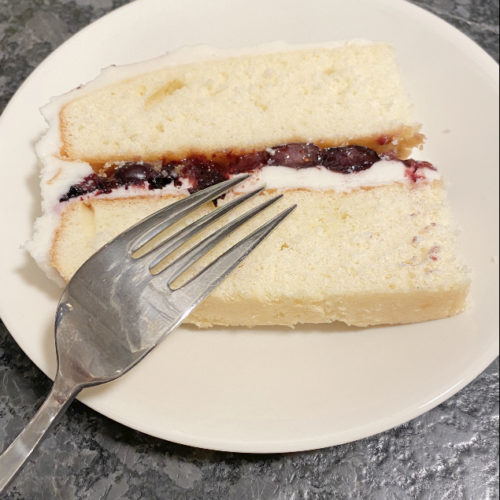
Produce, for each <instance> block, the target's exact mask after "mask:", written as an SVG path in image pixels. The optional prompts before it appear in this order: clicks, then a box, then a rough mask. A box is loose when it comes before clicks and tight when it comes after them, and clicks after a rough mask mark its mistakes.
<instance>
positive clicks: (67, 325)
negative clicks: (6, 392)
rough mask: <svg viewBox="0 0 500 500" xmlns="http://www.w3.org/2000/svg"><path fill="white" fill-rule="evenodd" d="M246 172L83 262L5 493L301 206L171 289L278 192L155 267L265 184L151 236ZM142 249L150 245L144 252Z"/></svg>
mask: <svg viewBox="0 0 500 500" xmlns="http://www.w3.org/2000/svg"><path fill="white" fill-rule="evenodd" d="M248 177H249V175H243V176H239V177H237V178H235V179H231V180H228V181H225V182H222V183H220V184H216V185H213V186H210V187H208V188H206V189H204V190H202V191H198V192H197V193H195V194H192V195H191V196H188V197H186V198H183V199H182V200H180V201H177V202H175V203H173V204H171V205H169V206H167V207H165V208H163V209H161V210H159V211H158V212H156V213H154V214H152V215H150V216H149V217H147V218H146V219H144V220H143V221H141V222H139V223H137V224H136V225H134V226H132V227H131V228H130V229H128V230H126V231H125V232H123V233H121V234H120V235H118V236H117V237H116V238H115V239H114V240H112V241H111V242H110V243H108V244H106V245H105V246H104V247H102V248H101V249H100V250H99V251H98V252H97V253H95V254H94V255H93V256H92V257H91V258H90V259H89V260H87V261H86V262H85V263H84V264H83V265H82V266H81V267H80V269H78V271H77V272H76V273H75V275H74V276H73V278H72V279H71V280H70V282H69V283H68V284H67V286H66V288H65V289H64V292H63V294H62V296H61V298H60V301H59V304H58V306H57V312H56V318H55V340H56V352H57V372H56V377H55V379H54V385H53V386H52V389H51V391H50V393H49V395H48V396H47V399H46V400H45V402H44V403H43V404H42V406H41V407H40V409H39V410H38V412H37V413H36V414H35V416H34V417H33V418H32V420H31V421H30V422H29V423H28V425H27V426H26V427H25V428H24V430H23V431H22V432H21V433H20V434H19V436H18V437H17V438H16V439H15V440H14V441H13V442H12V444H11V445H10V446H9V447H8V448H7V449H6V450H5V451H4V452H3V453H2V455H0V494H1V493H2V492H3V491H4V490H5V489H6V488H7V486H8V484H9V483H10V481H11V480H12V479H13V478H14V476H15V475H16V474H17V472H19V470H20V469H21V467H22V466H23V464H24V463H25V462H26V460H27V459H28V457H29V456H30V455H31V453H32V452H33V451H34V450H35V448H36V447H37V445H38V444H39V443H40V441H41V440H42V439H43V437H44V436H45V435H46V434H47V432H48V431H49V429H50V428H51V427H52V426H53V425H54V423H55V422H56V420H57V417H59V416H60V415H61V414H62V413H63V412H64V410H65V409H66V408H67V407H68V405H69V404H70V403H71V401H72V400H73V399H74V398H75V397H76V395H77V394H78V393H79V392H80V391H81V390H82V389H84V388H85V387H89V386H93V385H99V384H103V383H105V382H109V381H111V380H114V379H116V378H118V377H120V376H121V375H123V374H124V373H126V372H127V371H128V370H130V369H131V368H132V367H133V366H134V365H136V364H137V363H138V362H139V361H141V360H142V359H143V358H144V357H145V356H146V355H147V354H148V353H149V352H150V351H151V350H152V349H153V348H154V347H155V346H156V345H158V343H159V342H160V340H162V339H163V338H164V337H165V336H166V335H167V334H169V333H170V332H171V331H172V330H174V329H175V328H176V327H177V326H178V325H179V324H180V323H181V322H182V320H183V319H185V318H186V316H187V315H188V314H189V313H190V312H191V311H192V310H193V309H194V308H195V307H196V306H197V305H198V304H199V303H200V302H201V301H202V300H203V299H204V298H205V297H207V295H208V294H209V293H210V292H211V291H212V290H213V289H214V288H215V287H216V286H217V285H218V284H219V283H220V282H221V281H222V280H223V279H224V278H225V277H226V276H227V275H228V274H229V273H230V272H231V271H232V270H233V269H234V268H235V267H236V266H237V265H238V264H239V263H240V262H241V261H242V260H243V259H244V258H245V257H246V256H247V255H248V254H249V253H250V252H251V251H252V250H253V249H254V248H255V247H256V246H257V245H258V244H259V243H260V242H261V241H262V240H263V239H264V238H265V237H266V236H267V234H268V233H270V232H271V231H272V230H273V229H274V228H275V227H276V226H277V225H278V224H279V223H280V222H281V221H282V220H283V219H284V218H285V217H286V216H287V215H288V214H289V213H290V212H291V211H292V210H293V209H294V208H295V205H293V206H291V207H289V208H288V209H286V210H284V211H282V212H281V213H279V214H278V215H276V216H275V217H273V218H272V219H270V220H269V221H268V222H266V223H265V224H263V225H262V226H260V227H259V228H258V229H256V230H255V231H253V232H252V233H251V234H249V235H248V236H246V237H245V238H243V239H241V240H240V241H238V243H236V244H235V245H234V246H232V247H231V248H230V249H229V250H227V251H226V252H224V253H223V254H222V255H220V256H219V257H218V258H217V259H215V260H214V261H213V262H211V263H210V264H208V265H207V266H206V267H204V268H203V269H202V270H201V271H200V272H199V273H198V274H197V275H196V276H194V277H193V278H191V279H190V280H189V281H187V282H186V283H185V284H183V285H182V286H180V287H178V288H172V283H173V282H174V280H175V279H176V278H178V277H179V276H180V275H181V274H182V273H183V272H184V271H186V270H187V269H188V268H189V267H190V266H191V265H192V264H193V263H194V262H196V261H198V260H199V259H200V258H201V257H202V256H204V255H205V254H207V252H209V251H210V250H211V249H212V248H213V247H214V246H215V245H216V244H218V243H219V242H220V241H222V240H223V239H224V238H226V237H227V236H228V235H230V234H231V233H232V232H233V231H235V230H236V229H237V228H239V227H240V226H241V225H242V224H244V223H245V222H246V221H248V220H249V219H251V218H252V217H254V216H255V215H257V214H258V213H259V212H261V211H262V210H264V209H265V208H266V207H268V206H269V205H271V204H272V203H274V202H276V201H277V200H278V199H279V198H280V197H281V195H278V196H275V197H273V198H271V199H269V200H267V201H265V202H263V203H261V204H260V205H257V206H256V207H254V208H252V209H250V210H248V211H247V212H245V213H243V214H242V215H240V216H239V217H237V218H235V219H234V220H232V221H230V222H229V223H227V224H226V225H224V226H222V227H221V228H220V229H218V230H216V231H214V232H212V233H211V234H210V235H209V236H207V237H206V238H205V239H203V240H202V241H200V242H199V243H197V244H196V245H194V246H192V247H191V248H190V249H189V250H187V251H186V252H184V253H183V254H182V255H181V256H180V257H178V258H176V259H175V260H174V261H172V262H171V263H170V264H168V265H167V267H165V268H164V269H162V270H161V271H159V272H158V273H156V269H155V268H157V267H158V265H159V264H160V263H161V262H162V261H163V260H164V259H165V258H166V257H167V256H168V255H170V254H172V252H174V251H175V250H177V249H178V248H179V247H181V245H183V244H184V243H185V242H186V241H187V240H189V239H191V238H192V237H194V236H195V235H197V234H199V232H201V231H202V230H203V229H205V228H206V227H207V226H208V225H209V224H212V223H213V222H215V221H216V220H217V219H219V218H220V217H222V216H223V215H224V214H226V213H228V212H230V211H231V210H232V209H234V208H235V207H237V206H238V205H240V204H241V203H243V202H244V201H246V200H248V199H249V198H250V197H252V196H254V195H256V194H257V193H259V192H260V191H262V189H263V187H260V188H258V189H255V190H253V191H251V192H249V193H246V194H244V195H242V196H239V197H236V198H235V199H233V200H232V201H230V202H228V203H225V204H223V205H221V206H219V207H218V208H216V209H215V210H213V211H212V212H210V213H209V214H207V215H205V216H203V217H201V218H200V219H198V220H196V221H195V222H193V223H191V224H190V225H188V226H186V227H184V228H183V229H181V230H179V231H178V232H177V233H175V234H174V235H173V236H171V237H169V238H168V239H166V240H165V241H163V242H161V243H159V244H157V245H156V246H153V243H154V241H152V240H154V239H155V241H156V242H157V241H158V238H156V237H157V236H159V235H160V234H161V233H162V232H163V231H164V230H166V229H167V228H169V227H170V226H172V225H173V224H175V223H176V222H178V221H180V220H181V219H182V218H183V217H184V216H186V215H187V214H189V213H191V212H192V211H193V210H195V209H197V208H198V207H200V206H201V205H202V204H204V203H206V202H209V201H211V200H214V199H216V198H217V197H219V196H221V195H222V194H224V193H225V192H227V191H228V190H230V189H231V188H233V187H234V186H236V185H237V184H238V183H239V182H241V181H243V180H245V179H247V178H248ZM146 244H149V246H147V247H145V245H146ZM151 247H152V248H151ZM139 250H144V251H142V253H141V254H140V256H138V252H139ZM153 273H155V274H153Z"/></svg>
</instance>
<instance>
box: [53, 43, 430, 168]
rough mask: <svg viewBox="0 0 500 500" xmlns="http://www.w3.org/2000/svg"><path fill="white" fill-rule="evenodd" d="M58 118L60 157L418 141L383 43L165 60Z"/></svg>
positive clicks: (99, 158)
mask: <svg viewBox="0 0 500 500" xmlns="http://www.w3.org/2000/svg"><path fill="white" fill-rule="evenodd" d="M167 59H168V56H167ZM60 119H61V134H62V140H63V147H62V151H61V152H62V156H64V157H67V158H69V159H79V160H86V161H89V162H105V161H108V160H109V159H110V158H112V159H131V158H142V159H144V160H154V159H159V158H162V157H164V156H166V155H173V156H177V157H184V156H186V155H188V154H192V153H202V154H207V153H213V152H217V151H221V150H227V149H231V150H236V151H239V150H250V151H253V150H255V149H265V148H266V147H267V146H270V145H274V144H281V143H290V142H313V143H316V144H323V145H329V146H340V145H346V144H358V145H366V146H369V147H375V149H378V150H380V149H381V147H382V146H384V145H385V146H386V149H387V148H389V149H391V150H394V149H396V150H397V151H398V153H401V154H403V155H404V154H405V153H407V152H408V151H409V150H410V149H411V148H412V147H414V146H415V145H418V144H419V143H420V142H421V141H422V135H421V134H420V133H419V131H418V129H419V126H418V125H417V124H415V123H414V121H413V112H412V108H411V105H410V103H409V100H408V98H407V95H406V92H405V90H404V88H403V86H402V83H401V79H400V77H399V73H398V71H397V66H396V61H395V58H394V54H393V49H392V48H391V47H390V46H388V45H386V44H382V43H359V42H358V43H354V42H352V43H343V44H339V45H337V46H335V45H334V46H333V47H331V48H314V49H311V48H309V49H308V48H302V49H299V50H293V51H279V52H270V53H269V52H268V53H265V51H264V53H257V54H254V55H240V56H232V57H224V58H219V59H210V60H207V61H198V62H196V63H186V64H179V65H175V66H171V65H165V66H164V67H163V68H162V69H159V70H156V71H152V72H149V73H146V74H141V75H138V76H134V77H130V78H126V79H124V80H123V81H121V82H118V83H116V84H113V85H107V86H104V87H103V88H100V89H97V90H95V91H93V92H90V93H88V94H85V95H82V96H81V97H77V98H75V99H73V100H71V101H70V102H69V103H67V104H66V105H65V106H64V108H63V109H62V110H61V113H60ZM103 131H105V132H103ZM401 154H400V156H401Z"/></svg>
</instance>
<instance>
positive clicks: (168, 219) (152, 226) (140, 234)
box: [121, 175, 250, 253]
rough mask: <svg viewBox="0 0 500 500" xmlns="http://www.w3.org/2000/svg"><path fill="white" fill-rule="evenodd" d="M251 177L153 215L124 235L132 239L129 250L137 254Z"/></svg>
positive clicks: (170, 206)
mask: <svg viewBox="0 0 500 500" xmlns="http://www.w3.org/2000/svg"><path fill="white" fill-rule="evenodd" d="M249 177H250V175H242V176H238V177H235V178H234V179H230V180H228V181H224V182H221V183H219V184H214V185H213V186H210V187H208V188H206V189H203V190H202V191H198V192H197V193H194V194H192V195H191V196H187V197H186V198H183V199H182V200H179V201H177V202H175V203H172V204H171V205H169V206H167V207H165V208H163V209H162V210H159V211H158V212H155V213H154V214H151V215H150V216H149V217H147V218H146V219H144V220H143V221H141V222H139V223H137V224H136V225H134V226H132V227H131V228H130V229H128V230H127V231H126V232H125V233H123V234H122V235H121V237H122V238H123V239H125V240H131V239H132V243H131V244H130V245H129V249H130V252H132V253H133V252H136V251H137V250H139V249H140V248H141V247H142V246H143V245H145V244H146V243H148V242H149V241H151V240H152V239H153V238H154V237H155V236H157V235H158V234H160V233H161V232H162V231H164V230H165V229H166V228H168V227H169V226H171V225H172V224H174V223H175V222H177V221H178V220H180V219H181V218H182V217H184V216H185V215H187V214H188V213H189V212H191V211H193V210H195V209H196V208H198V207H199V206H200V205H203V203H206V202H207V201H210V200H213V199H215V198H217V197H218V196H220V195H221V194H223V193H225V192H226V191H229V190H230V189H231V188H232V187H234V186H236V185H237V184H239V183H240V182H242V181H244V180H245V179H248V178H249Z"/></svg>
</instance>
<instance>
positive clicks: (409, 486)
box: [0, 0, 499, 500]
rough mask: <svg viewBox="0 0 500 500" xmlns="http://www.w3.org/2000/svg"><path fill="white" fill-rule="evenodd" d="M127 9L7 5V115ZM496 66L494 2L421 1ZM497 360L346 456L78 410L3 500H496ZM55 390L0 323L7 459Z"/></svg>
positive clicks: (0, 25)
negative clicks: (160, 428) (42, 77)
mask: <svg viewBox="0 0 500 500" xmlns="http://www.w3.org/2000/svg"><path fill="white" fill-rule="evenodd" d="M124 3H127V1H126V0H0V111H1V110H3V108H4V107H5V105H6V104H7V102H8V101H9V99H10V97H11V96H12V95H13V93H14V92H15V91H16V89H17V88H18V86H19V85H20V84H21V83H22V81H23V80H24V79H25V78H26V77H27V76H28V75H29V73H30V72H31V71H32V70H33V69H34V68H35V67H36V66H37V65H38V64H39V63H40V62H41V61H42V59H43V58H44V57H45V56H47V55H48V54H49V53H50V52H51V51H52V50H53V49H54V48H56V47H57V46H58V45H59V44H61V43H62V42H63V41H64V40H66V39H67V38H68V37H70V36H71V35H72V34H73V33H75V32H76V31H78V30H79V29H80V28H82V27H84V26H86V25H87V24H89V23H90V22H92V21H93V20H95V19H97V18H98V17H100V16H102V15H103V14H105V13H106V12H108V11H110V10H112V9H113V8H116V7H118V6H120V5H122V4H124ZM414 3H416V4H418V5H420V6H422V7H424V8H427V9H429V10H431V11H432V12H434V13H435V14H437V15H439V16H441V17H443V18H444V19H445V20H447V21H448V22H450V23H451V24H453V25H455V26H456V27H457V28H459V29H460V30H462V31H464V32H465V33H466V34H467V35H469V36H470V37H471V38H473V39H474V40H475V41H476V42H477V43H479V45H481V46H482V47H483V48H484V49H485V50H486V51H487V52H489V53H490V54H491V55H492V56H493V57H494V58H495V59H496V60H498V24H497V23H498V2H497V0H484V1H483V0H414ZM498 385H499V384H498V360H497V361H495V362H494V363H493V364H492V365H490V366H489V367H488V368H487V369H486V370H485V371H484V372H483V373H482V374H481V375H480V376H479V377H478V378H477V379H476V380H475V381H474V382H472V383H471V384H470V385H469V386H467V387H466V388H465V389H463V390H462V391H460V392H459V393H458V394H457V395H456V396H454V397H452V398H451V399H449V400H448V401H446V402H445V403H443V404H441V405H440V406H439V407H437V408H435V409H434V410H432V411H430V412H428V413H426V414H425V415H423V416H421V417H419V418H417V419H415V420H412V421H411V422H409V423H407V424H405V425H402V426H400V427H398V428H396V429H393V430H390V431H388V432H384V433H382V434H379V435H376V436H373V437H370V438H367V439H363V440H361V441H358V442H355V443H350V444H346V445H342V446H336V447H332V448H326V449H323V450H319V451H310V452H302V453H290V454H278V455H245V454H235V453H222V452H213V451H206V450H201V449H196V448H190V447H187V446H181V445H177V444H173V443H169V442H165V441H161V440H158V439H155V438H152V437H149V436H147V435H145V434H141V433H139V432H136V431H133V430H131V429H128V428H126V427H124V426H122V425H120V424H117V423H115V422H113V421H111V420H109V419H107V418H105V417H103V416H101V415H99V414H97V413H95V412H94V411H92V410H90V409H88V408H87V407H86V406H84V405H82V404H81V403H79V402H75V403H73V404H72V406H71V407H70V408H69V410H68V412H67V414H66V415H65V416H63V418H62V419H61V421H60V423H59V424H58V425H57V426H56V429H55V432H52V434H51V435H50V436H49V438H48V439H47V440H46V441H45V442H44V443H43V444H42V446H41V448H40V449H39V450H38V452H37V454H36V459H35V460H33V461H31V462H30V463H29V464H28V465H27V466H26V468H25V469H24V471H23V472H22V474H21V475H20V476H19V477H18V478H17V479H16V480H15V481H14V483H13V484H12V486H11V488H10V489H9V491H8V493H7V494H6V496H5V498H12V499H13V498H16V499H17V498H27V499H52V498H54V499H55V498H57V499H59V498H60V499H72V498H79V499H80V498H85V499H87V498H91V499H97V498H106V499H109V500H111V499H121V498H123V499H139V498H144V499H152V498H162V499H163V498H193V499H218V498H228V499H246V498H262V499H299V498H300V499H313V498H373V499H393V498H394V499H395V498H398V499H399V498H412V499H413V498H425V499H442V498H446V499H462V498H464V499H465V498H471V499H494V498H498V495H499V488H498ZM49 388H50V381H49V380H48V379H47V378H46V377H45V375H43V374H42V373H41V372H40V371H39V370H38V369H37V368H36V367H35V366H34V365H33V364H32V363H31V361H30V360H29V359H28V358H27V357H26V356H25V354H24V353H23V352H22V351H21V350H20V349H19V347H18V346H17V345H16V343H15V342H14V340H13V339H12V338H11V337H10V335H9V333H8V332H7V330H6V328H5V327H4V326H3V324H2V323H1V322H0V449H3V448H4V446H5V445H6V444H7V443H8V442H10V441H11V440H12V439H13V437H14V436H15V435H16V434H17V433H18V432H19V431H20V430H21V428H22V427H23V426H24V425H25V423H26V422H27V421H28V419H29V418H30V417H31V416H32V414H33V412H34V409H35V408H36V407H37V406H38V405H39V404H40V403H41V401H42V400H43V399H44V397H45V396H46V395H47V393H48V391H49Z"/></svg>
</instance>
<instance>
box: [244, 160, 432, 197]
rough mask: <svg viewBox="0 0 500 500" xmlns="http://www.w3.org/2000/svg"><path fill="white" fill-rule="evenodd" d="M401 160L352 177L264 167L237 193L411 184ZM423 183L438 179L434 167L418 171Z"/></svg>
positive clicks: (312, 169) (316, 170)
mask: <svg viewBox="0 0 500 500" xmlns="http://www.w3.org/2000/svg"><path fill="white" fill-rule="evenodd" d="M405 172H406V167H405V165H404V164H403V162H401V161H397V160H391V161H389V160H381V161H378V162H376V163H374V164H373V165H372V166H371V167H370V168H368V169H366V170H361V171H359V172H355V173H351V174H343V173H340V172H333V171H331V170H328V169H327V168H325V167H323V166H316V167H309V168H301V169H295V168H290V167H280V166H272V167H264V168H262V169H261V170H259V171H257V172H256V173H255V174H254V175H253V176H252V177H251V178H250V179H248V180H246V181H245V182H243V183H242V184H240V185H239V186H237V187H236V191H237V192H244V191H249V190H250V189H252V188H253V187H254V186H255V185H256V184H264V185H265V186H266V188H268V189H279V190H287V189H297V188H303V189H310V190H313V191H337V192H347V191H352V190H353V189H359V188H364V187H376V186H385V185H388V184H392V183H394V182H410V179H409V178H408V176H407V175H406V173H405ZM418 172H419V176H421V177H422V181H433V180H438V179H439V178H440V177H439V173H438V172H437V171H435V170H432V169H431V168H421V169H419V170H418Z"/></svg>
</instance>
